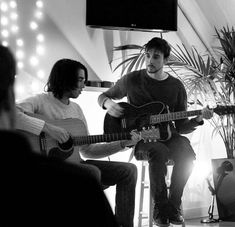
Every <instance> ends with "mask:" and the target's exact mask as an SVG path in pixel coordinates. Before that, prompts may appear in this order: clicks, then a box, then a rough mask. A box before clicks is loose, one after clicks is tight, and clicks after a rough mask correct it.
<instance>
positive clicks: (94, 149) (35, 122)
mask: <svg viewBox="0 0 235 227" xmlns="http://www.w3.org/2000/svg"><path fill="white" fill-rule="evenodd" d="M16 107H17V124H16V128H17V129H21V130H24V131H27V132H30V133H33V134H35V135H39V134H40V133H41V132H42V129H43V127H44V124H45V121H44V120H42V119H38V118H35V117H32V116H29V115H30V114H39V115H43V116H44V117H45V118H46V119H50V120H61V119H66V118H78V119H80V120H82V121H83V122H84V125H85V127H86V129H87V135H88V134H89V132H88V127H87V122H86V119H85V116H84V114H83V111H82V109H81V107H80V106H79V105H78V104H77V103H75V102H72V101H70V102H69V104H68V105H65V104H63V103H62V102H60V101H59V100H58V99H57V98H55V97H54V95H53V94H52V93H51V92H48V93H42V94H38V95H35V96H32V97H30V98H27V99H25V100H23V101H20V102H18V103H17V105H16ZM78 130H79V129H78ZM120 150H123V147H122V146H121V143H120V141H116V142H111V143H103V144H92V145H89V146H88V145H87V146H81V147H80V148H79V152H81V153H82V154H83V156H84V157H85V158H103V157H106V156H109V155H112V154H114V153H116V152H118V151H120ZM79 152H74V153H77V154H73V155H72V157H70V158H69V159H68V161H69V160H71V161H72V162H74V161H75V162H76V161H78V159H81V157H80V155H79ZM75 155H76V157H75Z"/></svg>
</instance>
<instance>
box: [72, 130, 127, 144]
mask: <svg viewBox="0 0 235 227" xmlns="http://www.w3.org/2000/svg"><path fill="white" fill-rule="evenodd" d="M130 139H131V135H130V133H113V134H103V135H92V136H79V137H73V141H74V145H75V146H79V145H85V144H93V143H102V142H112V141H118V140H130Z"/></svg>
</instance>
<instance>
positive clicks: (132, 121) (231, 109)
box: [104, 102, 235, 141]
mask: <svg viewBox="0 0 235 227" xmlns="http://www.w3.org/2000/svg"><path fill="white" fill-rule="evenodd" d="M118 104H119V105H120V106H121V107H122V108H124V114H123V116H121V117H120V118H116V117H113V116H111V115H109V113H106V115H105V119H104V132H105V133H112V132H113V129H115V130H116V131H118V132H125V131H130V130H132V129H137V130H138V129H139V128H143V127H148V126H149V125H155V127H156V128H158V129H159V133H160V137H159V140H160V141H165V140H168V139H170V137H171V130H170V127H169V122H170V121H174V120H180V119H185V118H188V117H192V116H197V115H200V114H201V113H202V110H191V111H179V112H171V113H170V112H169V110H168V108H167V106H166V105H165V104H164V103H162V102H151V103H148V104H145V105H142V106H140V107H136V106H134V105H131V104H129V103H125V102H120V103H118ZM212 110H213V112H215V113H216V114H218V115H225V114H232V113H235V105H229V106H222V105H218V106H217V107H216V108H214V109H212Z"/></svg>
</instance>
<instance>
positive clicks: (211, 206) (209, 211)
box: [201, 171, 228, 223]
mask: <svg viewBox="0 0 235 227" xmlns="http://www.w3.org/2000/svg"><path fill="white" fill-rule="evenodd" d="M226 175H228V174H227V173H225V171H223V172H222V173H220V174H219V176H218V184H217V188H215V189H214V188H213V187H212V185H211V183H210V181H209V179H208V178H206V181H207V184H208V188H209V190H210V192H211V196H212V199H211V204H210V206H209V209H208V214H209V218H207V219H202V220H201V223H216V222H219V218H218V219H215V218H214V217H213V212H214V203H215V196H216V194H217V192H218V190H219V187H220V185H221V183H222V181H223V179H224V177H225V176H226Z"/></svg>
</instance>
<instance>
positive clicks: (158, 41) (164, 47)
mask: <svg viewBox="0 0 235 227" xmlns="http://www.w3.org/2000/svg"><path fill="white" fill-rule="evenodd" d="M144 49H145V51H148V50H150V49H156V50H159V51H161V52H162V53H163V55H164V58H168V57H169V56H170V52H171V47H170V45H169V44H168V42H167V41H166V40H165V39H162V38H158V37H154V38H152V39H151V40H149V41H148V42H147V43H146V44H145V45H144Z"/></svg>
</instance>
